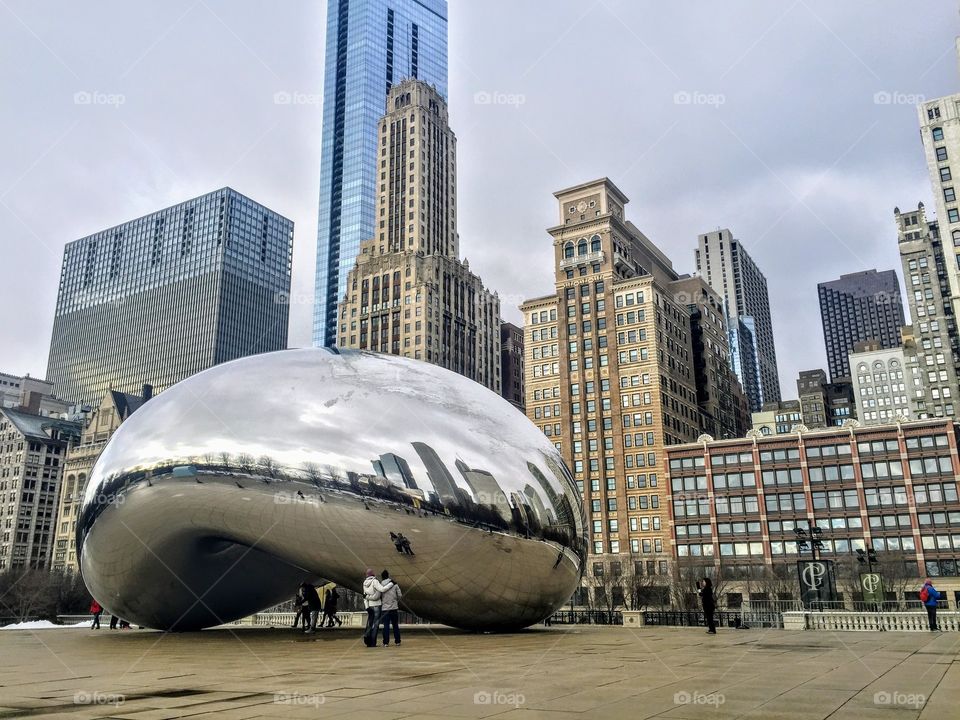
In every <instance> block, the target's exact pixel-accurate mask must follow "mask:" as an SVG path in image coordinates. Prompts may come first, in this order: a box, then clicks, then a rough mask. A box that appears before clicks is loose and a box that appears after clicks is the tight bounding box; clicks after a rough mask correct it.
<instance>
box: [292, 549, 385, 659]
mask: <svg viewBox="0 0 960 720" xmlns="http://www.w3.org/2000/svg"><path fill="white" fill-rule="evenodd" d="M401 552H402V551H401ZM402 597H403V593H402V592H401V591H400V586H399V585H398V584H397V583H396V582H395V581H394V580H393V579H392V578H391V577H390V573H389V572H387V571H386V570H384V571H383V572H382V573H380V577H379V578H378V577H377V576H376V573H374V572H373V570H367V575H366V577H365V578H364V581H363V606H364V608H366V610H367V624H366V627H365V628H364V631H363V644H364V645H366V646H367V647H377V637H378V635H379V633H380V627H381V625H382V626H383V645H384V646H385V647H386V646H387V645H389V644H390V634H391V630H392V632H393V643H394V645H399V644H400V598H402ZM339 598H340V594H339V593H338V592H337V586H336V585H333V586H332V587H330V588H328V589H327V591H326V592H325V593H324V596H323V600H322V601H321V599H320V593H319V592H317V588H316V587H314V586H313V585H312V584H311V583H308V582H304V583H301V584H300V587H299V589H298V590H297V595H296V597H295V598H294V600H293V603H294V607H295V608H296V610H297V614H296V615H295V616H294V619H293V627H294V628H297V627H300V626H301V625H302V627H303V631H304V633H306V634H308V635H309V634H310V633H313V632H316V629H317V619H318V617H319V615H320V612H321V610H322V611H323V618H322V619H321V620H320V627H321V628H323V627H328V628H332V627H333V626H334V624H336V625H342V624H343V621H342V620H341V619H340V618H338V617H337V601H338V600H339Z"/></svg>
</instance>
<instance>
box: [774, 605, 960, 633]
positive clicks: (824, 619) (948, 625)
mask: <svg viewBox="0 0 960 720" xmlns="http://www.w3.org/2000/svg"><path fill="white" fill-rule="evenodd" d="M937 625H939V626H940V629H941V630H944V631H946V632H957V631H960V612H956V611H947V610H941V611H939V612H938V613H937ZM783 628H784V630H830V631H836V630H844V631H880V630H889V631H891V632H929V630H930V627H929V625H928V623H927V613H926V612H886V611H881V612H850V611H842V610H825V611H822V612H821V611H809V610H806V611H795V612H785V613H783Z"/></svg>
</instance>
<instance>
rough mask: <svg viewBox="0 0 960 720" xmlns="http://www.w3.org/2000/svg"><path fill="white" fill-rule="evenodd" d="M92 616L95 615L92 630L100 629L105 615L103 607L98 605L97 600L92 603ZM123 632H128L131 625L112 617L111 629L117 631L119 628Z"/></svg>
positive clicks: (114, 616)
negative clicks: (102, 616)
mask: <svg viewBox="0 0 960 720" xmlns="http://www.w3.org/2000/svg"><path fill="white" fill-rule="evenodd" d="M90 614H91V615H93V622H92V623H91V625H90V629H91V630H99V629H100V616H101V615H103V606H102V605H101V604H100V603H98V602H97V601H96V600H92V601H91V602H90ZM118 627H119V628H120V629H121V630H127V629H128V628H129V627H130V623H128V622H127V621H126V620H121V619H120V618H119V617H118V616H116V615H111V616H110V629H111V630H116V629H117V628H118Z"/></svg>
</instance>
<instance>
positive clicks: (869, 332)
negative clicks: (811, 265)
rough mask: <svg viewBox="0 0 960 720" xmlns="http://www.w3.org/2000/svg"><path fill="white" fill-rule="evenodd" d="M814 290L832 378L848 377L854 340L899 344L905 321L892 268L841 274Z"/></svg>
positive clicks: (891, 346) (885, 344)
mask: <svg viewBox="0 0 960 720" xmlns="http://www.w3.org/2000/svg"><path fill="white" fill-rule="evenodd" d="M817 294H818V296H819V299H820V320H821V324H822V326H823V342H824V345H825V346H826V349H827V363H828V365H829V370H830V380H831V381H833V382H837V381H838V380H841V379H846V380H849V379H850V362H849V359H848V356H849V355H850V353H851V352H852V351H853V346H854V344H856V343H858V342H865V341H868V340H873V341H876V342H878V343H879V344H880V347H883V348H895V347H899V346H900V342H901V336H900V328H901V327H902V326H903V325H904V324H905V323H904V318H903V302H902V301H901V299H900V281H899V280H898V279H897V273H896V272H894V271H893V270H884V271H882V272H877V271H876V270H864V271H862V272H856V273H849V274H847V275H841V276H840V277H839V279H837V280H831V281H829V282H823V283H819V284H818V285H817Z"/></svg>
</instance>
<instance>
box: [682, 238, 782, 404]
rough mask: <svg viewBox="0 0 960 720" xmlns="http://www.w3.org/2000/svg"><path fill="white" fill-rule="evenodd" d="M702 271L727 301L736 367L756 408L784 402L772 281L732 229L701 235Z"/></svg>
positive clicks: (699, 263)
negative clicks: (769, 285)
mask: <svg viewBox="0 0 960 720" xmlns="http://www.w3.org/2000/svg"><path fill="white" fill-rule="evenodd" d="M696 261H697V272H698V273H699V274H700V275H701V276H703V277H704V278H705V279H706V281H707V284H708V285H710V287H712V288H713V290H714V291H715V292H716V293H717V294H718V295H719V296H720V297H721V298H723V300H724V303H725V308H726V315H727V318H726V322H727V327H728V331H729V333H730V338H729V341H728V344H729V346H730V349H731V352H732V353H734V357H733V360H732V363H731V365H732V366H733V368H734V370H735V371H736V373H737V376H738V377H739V378H740V384H741V386H742V387H743V389H744V391H745V392H746V393H747V397H748V399H749V401H750V406H751V407H750V409H751V411H754V412H755V411H758V410H760V407H761V405H763V404H764V403H770V402H778V401H779V400H780V378H779V375H778V370H777V351H776V348H775V347H774V343H773V321H772V320H771V318H770V297H769V295H768V293H767V279H766V277H764V275H763V273H762V272H760V269H759V268H758V267H757V265H756V263H755V262H754V261H753V258H751V257H750V255H749V253H747V251H746V250H745V249H744V247H743V244H742V243H741V242H740V241H739V240H737V239H735V238H734V237H733V233H731V232H730V230H727V229H724V230H717V231H715V232H709V233H704V234H702V235H700V236H699V239H698V247H697V251H696Z"/></svg>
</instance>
